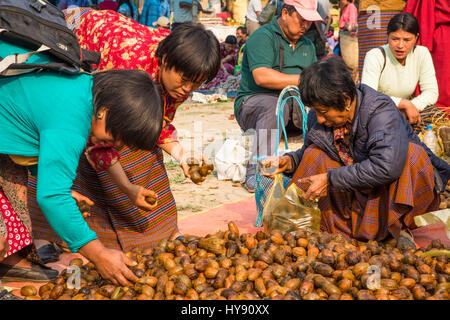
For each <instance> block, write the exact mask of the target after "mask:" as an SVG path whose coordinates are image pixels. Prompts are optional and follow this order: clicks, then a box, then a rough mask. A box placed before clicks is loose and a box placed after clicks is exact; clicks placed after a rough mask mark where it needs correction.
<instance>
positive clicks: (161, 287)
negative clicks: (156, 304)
mask: <svg viewBox="0 0 450 320" xmlns="http://www.w3.org/2000/svg"><path fill="white" fill-rule="evenodd" d="M168 281H169V277H168V276H167V275H166V274H163V275H162V276H160V277H159V279H158V282H157V283H156V291H158V292H163V291H164V289H165V287H166V284H167V282H168Z"/></svg>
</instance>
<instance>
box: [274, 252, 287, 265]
mask: <svg viewBox="0 0 450 320" xmlns="http://www.w3.org/2000/svg"><path fill="white" fill-rule="evenodd" d="M285 259H286V251H284V250H282V249H280V250H278V251H277V252H275V254H274V255H273V261H275V262H276V263H279V264H283V263H284V260H285Z"/></svg>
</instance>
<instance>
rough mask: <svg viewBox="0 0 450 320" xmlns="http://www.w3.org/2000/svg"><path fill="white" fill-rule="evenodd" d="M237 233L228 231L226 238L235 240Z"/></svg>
mask: <svg viewBox="0 0 450 320" xmlns="http://www.w3.org/2000/svg"><path fill="white" fill-rule="evenodd" d="M238 237H239V235H238V234H237V233H236V232H230V233H228V240H231V241H235V240H236V239H237V238H238Z"/></svg>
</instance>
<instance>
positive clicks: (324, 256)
mask: <svg viewBox="0 0 450 320" xmlns="http://www.w3.org/2000/svg"><path fill="white" fill-rule="evenodd" d="M320 261H322V262H323V263H326V264H329V265H333V264H334V263H335V262H336V257H335V256H334V253H333V251H331V250H329V249H323V250H322V252H321V253H320Z"/></svg>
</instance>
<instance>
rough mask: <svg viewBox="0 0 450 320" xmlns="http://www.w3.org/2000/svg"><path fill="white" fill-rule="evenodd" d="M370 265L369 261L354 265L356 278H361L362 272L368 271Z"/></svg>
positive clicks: (353, 269)
mask: <svg viewBox="0 0 450 320" xmlns="http://www.w3.org/2000/svg"><path fill="white" fill-rule="evenodd" d="M369 267H370V265H369V264H368V263H367V262H360V263H357V264H355V265H354V266H353V268H352V271H353V274H354V275H355V276H356V278H359V277H360V276H361V275H362V274H364V273H366V272H367V270H368V269H369Z"/></svg>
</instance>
